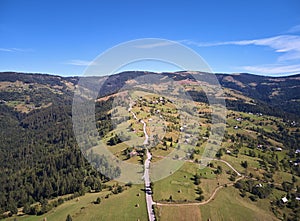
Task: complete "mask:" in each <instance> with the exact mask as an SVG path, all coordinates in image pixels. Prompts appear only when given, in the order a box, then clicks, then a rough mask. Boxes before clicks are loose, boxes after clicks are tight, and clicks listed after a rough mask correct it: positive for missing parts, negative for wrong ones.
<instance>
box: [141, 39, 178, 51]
mask: <svg viewBox="0 0 300 221" xmlns="http://www.w3.org/2000/svg"><path fill="white" fill-rule="evenodd" d="M173 44H175V43H174V42H171V41H163V42H156V43H153V44H141V45H136V46H135V47H136V48H144V49H151V48H157V47H165V46H168V45H173Z"/></svg>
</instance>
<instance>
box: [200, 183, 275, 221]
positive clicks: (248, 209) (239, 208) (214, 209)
mask: <svg viewBox="0 0 300 221" xmlns="http://www.w3.org/2000/svg"><path fill="white" fill-rule="evenodd" d="M256 204H257V203H253V202H250V200H249V199H247V198H242V197H240V196H239V193H238V190H236V189H234V187H228V188H223V189H221V190H220V191H219V192H218V194H217V195H216V198H215V199H214V200H213V201H212V202H210V203H208V204H206V205H202V206H200V210H201V215H202V220H208V219H209V218H210V219H211V220H226V221H227V220H228V221H229V220H234V221H235V220H264V221H268V220H277V219H276V218H275V217H274V216H273V215H272V213H271V212H269V211H266V210H263V209H261V208H260V207H259V205H256Z"/></svg>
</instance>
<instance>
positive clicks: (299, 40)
mask: <svg viewBox="0 0 300 221" xmlns="http://www.w3.org/2000/svg"><path fill="white" fill-rule="evenodd" d="M181 42H182V43H185V44H190V45H196V46H198V47H211V46H222V45H241V46H243V45H257V46H266V47H270V48H272V49H274V50H275V52H278V53H282V55H281V56H279V58H278V60H279V61H285V60H295V59H300V36H297V35H279V36H275V37H270V38H261V39H253V40H241V41H224V42H215V43H201V42H194V41H189V40H184V41H181Z"/></svg>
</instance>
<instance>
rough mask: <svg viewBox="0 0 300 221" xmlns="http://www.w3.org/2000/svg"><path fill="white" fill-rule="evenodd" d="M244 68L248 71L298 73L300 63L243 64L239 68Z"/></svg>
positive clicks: (280, 73) (279, 73) (299, 71)
mask: <svg viewBox="0 0 300 221" xmlns="http://www.w3.org/2000/svg"><path fill="white" fill-rule="evenodd" d="M240 68H241V69H243V70H244V71H246V72H254V73H260V74H278V75H282V74H297V73H300V64H296V65H280V64H271V65H261V66H243V67H239V69H240Z"/></svg>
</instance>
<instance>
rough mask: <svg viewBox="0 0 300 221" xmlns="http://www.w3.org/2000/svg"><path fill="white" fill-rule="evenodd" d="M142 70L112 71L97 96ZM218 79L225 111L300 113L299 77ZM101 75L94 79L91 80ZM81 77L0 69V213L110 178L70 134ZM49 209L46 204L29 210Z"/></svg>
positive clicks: (177, 76) (183, 76) (197, 95)
mask: <svg viewBox="0 0 300 221" xmlns="http://www.w3.org/2000/svg"><path fill="white" fill-rule="evenodd" d="M147 74H149V72H134V71H132V72H123V73H120V74H116V75H112V76H109V77H108V79H107V80H106V82H105V84H104V86H103V87H102V88H101V91H100V94H101V96H107V95H111V94H114V93H116V92H118V90H120V89H121V88H122V87H123V86H124V85H125V83H126V82H128V81H129V80H132V79H134V78H136V77H138V76H144V75H147ZM151 74H155V73H151ZM161 75H162V78H163V77H166V76H167V77H170V78H172V79H173V80H174V81H182V80H187V79H188V80H192V77H191V75H190V74H189V73H188V72H176V73H162V74H161ZM217 78H218V80H219V81H220V84H221V85H222V87H223V88H224V92H225V94H226V96H227V97H226V103H227V107H228V108H229V109H232V110H237V111H242V112H253V113H263V114H267V115H273V116H279V117H282V118H284V119H285V120H286V121H288V120H289V121H293V120H296V121H297V120H299V118H300V75H294V76H289V77H277V78H274V77H264V76H256V75H251V74H234V75H227V74H217ZM99 79H101V78H100V77H95V78H93V82H94V84H97V81H98V80H99ZM79 80H80V78H79V77H60V76H52V75H46V74H26V73H14V72H3V73H0V129H1V132H0V214H2V213H3V212H5V211H11V212H13V213H16V209H17V207H22V206H27V207H28V205H30V204H31V203H34V202H37V201H39V202H43V201H44V200H45V199H50V198H53V197H56V196H61V195H65V194H69V193H72V194H76V195H81V194H84V192H86V191H88V190H90V189H92V190H97V191H100V190H101V188H102V186H103V182H105V181H106V180H107V179H106V178H105V177H103V176H102V175H101V174H100V173H99V172H97V171H96V170H95V169H93V168H92V166H90V165H89V163H88V162H87V161H86V160H85V158H84V157H83V155H82V153H81V151H80V150H79V148H78V146H77V143H76V140H75V137H74V133H73V128H72V102H73V95H74V88H75V87H76V85H77V84H78V81H79ZM189 93H190V95H191V97H192V98H193V99H194V100H196V101H203V102H205V101H206V100H207V99H206V96H205V94H204V93H203V92H199V91H193V90H190V91H189ZM109 102H111V101H110V100H108V101H103V102H102V103H101V102H100V104H98V105H96V108H97V111H98V113H100V114H97V116H96V117H97V118H101V119H102V120H103V122H105V123H106V125H105V126H103V125H102V126H103V128H100V130H105V129H106V127H110V126H111V125H109V124H110V123H109V119H106V117H107V112H108V110H109V107H110V105H111V103H109ZM101 113H103V114H101ZM293 142H294V141H293ZM293 142H292V141H291V143H290V146H292V145H293ZM45 205H46V204H45ZM46 211H47V208H46V206H45V207H44V208H42V209H41V210H39V211H32V213H37V212H40V213H43V212H46Z"/></svg>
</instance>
